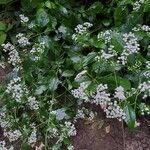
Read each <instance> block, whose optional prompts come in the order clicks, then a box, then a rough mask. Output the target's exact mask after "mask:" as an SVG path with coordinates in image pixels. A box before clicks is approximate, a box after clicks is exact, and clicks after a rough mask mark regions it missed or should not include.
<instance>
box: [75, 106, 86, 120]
mask: <svg viewBox="0 0 150 150" xmlns="http://www.w3.org/2000/svg"><path fill="white" fill-rule="evenodd" d="M84 109H85V108H82V109H78V111H77V114H76V116H75V118H74V122H77V119H84V118H85V113H84Z"/></svg>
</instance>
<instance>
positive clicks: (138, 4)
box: [133, 0, 145, 11]
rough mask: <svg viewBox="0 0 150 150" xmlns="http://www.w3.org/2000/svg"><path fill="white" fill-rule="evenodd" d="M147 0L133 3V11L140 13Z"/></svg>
mask: <svg viewBox="0 0 150 150" xmlns="http://www.w3.org/2000/svg"><path fill="white" fill-rule="evenodd" d="M144 2H145V0H137V1H136V2H135V3H133V10H134V11H138V10H139V9H140V8H141V6H142V5H143V4H144Z"/></svg>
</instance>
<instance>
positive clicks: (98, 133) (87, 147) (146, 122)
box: [0, 67, 150, 150]
mask: <svg viewBox="0 0 150 150" xmlns="http://www.w3.org/2000/svg"><path fill="white" fill-rule="evenodd" d="M8 68H9V67H7V68H6V69H2V68H0V83H1V82H3V81H4V79H5V75H6V74H7V73H8V72H9V69H8ZM87 107H89V105H87ZM90 107H91V106H90ZM92 107H93V109H94V110H95V111H97V112H98V116H97V118H95V119H94V121H87V120H78V122H77V123H76V128H77V135H76V136H75V137H73V138H72V142H73V145H74V147H75V150H150V118H147V119H144V118H143V119H141V121H140V122H141V125H140V127H139V128H138V130H137V131H130V130H129V129H128V128H126V127H124V125H123V124H122V123H121V122H119V121H117V120H115V119H106V118H105V115H104V114H103V112H102V111H101V110H100V108H99V107H95V106H92ZM1 134H2V130H0V135H1ZM0 139H1V138H0ZM16 150H19V149H18V148H16Z"/></svg>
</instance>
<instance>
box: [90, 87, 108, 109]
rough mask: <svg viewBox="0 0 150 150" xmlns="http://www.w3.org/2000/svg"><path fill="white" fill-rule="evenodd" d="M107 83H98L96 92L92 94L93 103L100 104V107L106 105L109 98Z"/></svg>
mask: <svg viewBox="0 0 150 150" xmlns="http://www.w3.org/2000/svg"><path fill="white" fill-rule="evenodd" d="M107 89H108V87H107V84H104V85H103V84H99V85H98V86H97V89H96V94H93V96H92V97H93V103H95V104H96V105H98V104H100V105H101V107H105V106H107V104H108V102H109V101H110V100H111V99H110V94H109V93H107V91H106V90H107Z"/></svg>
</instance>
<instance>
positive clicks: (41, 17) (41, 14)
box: [36, 8, 50, 27]
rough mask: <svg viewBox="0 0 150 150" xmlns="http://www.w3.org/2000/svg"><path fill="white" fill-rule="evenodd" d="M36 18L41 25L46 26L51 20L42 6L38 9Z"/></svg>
mask: <svg viewBox="0 0 150 150" xmlns="http://www.w3.org/2000/svg"><path fill="white" fill-rule="evenodd" d="M36 20H37V23H38V25H39V26H41V27H44V26H46V25H47V24H48V23H49V21H50V19H49V17H48V14H47V12H46V11H45V10H44V9H42V8H41V9H39V10H38V11H37V14H36Z"/></svg>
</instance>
